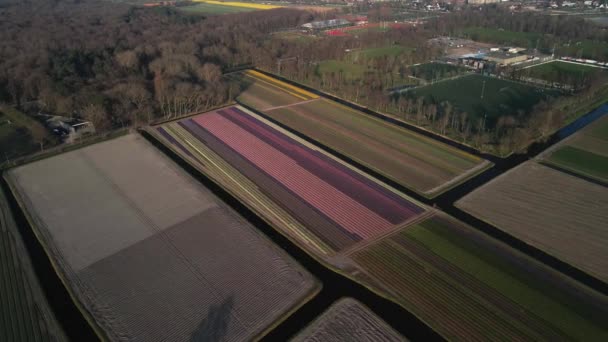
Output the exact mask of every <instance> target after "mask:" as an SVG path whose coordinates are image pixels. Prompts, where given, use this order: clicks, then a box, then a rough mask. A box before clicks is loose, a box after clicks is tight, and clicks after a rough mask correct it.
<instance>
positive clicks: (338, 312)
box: [292, 298, 406, 342]
mask: <svg viewBox="0 0 608 342" xmlns="http://www.w3.org/2000/svg"><path fill="white" fill-rule="evenodd" d="M292 341H293V342H305V341H324V342H340V341H383V342H399V341H402V342H404V341H406V339H405V338H404V337H403V336H401V335H399V333H397V332H396V331H395V330H393V328H391V327H390V326H389V325H388V324H386V322H384V321H383V320H382V319H381V318H380V317H378V316H376V315H375V314H374V313H373V312H372V311H370V310H369V309H368V308H367V307H366V306H365V305H363V304H361V303H359V302H358V301H356V300H354V299H352V298H343V299H340V300H338V301H337V302H335V303H334V304H332V305H331V307H329V309H327V310H326V311H325V312H324V313H323V314H322V315H321V316H319V317H318V318H317V319H315V321H314V322H312V323H311V324H310V325H309V326H308V327H306V329H304V330H302V331H301V332H300V333H298V335H296V336H295V338H294V339H293V340H292Z"/></svg>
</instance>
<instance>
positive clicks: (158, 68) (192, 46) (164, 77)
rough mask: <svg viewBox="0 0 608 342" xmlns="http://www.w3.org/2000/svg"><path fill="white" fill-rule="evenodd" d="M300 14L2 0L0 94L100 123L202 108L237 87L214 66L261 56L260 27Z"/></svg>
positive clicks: (301, 16) (289, 21) (263, 36)
mask: <svg viewBox="0 0 608 342" xmlns="http://www.w3.org/2000/svg"><path fill="white" fill-rule="evenodd" d="M34 12H35V13H36V15H32V13H34ZM309 20H311V16H310V14H308V13H306V12H300V11H294V10H288V9H278V10H273V11H260V12H255V13H249V14H246V15H230V16H223V17H215V18H204V17H199V16H186V15H182V14H178V13H177V12H175V11H174V10H172V9H169V8H155V9H144V8H136V7H129V6H127V5H121V4H114V3H108V2H100V1H93V0H89V1H35V2H19V3H16V4H12V5H5V6H3V7H2V8H0V41H1V42H2V43H1V44H0V101H3V102H5V103H11V104H16V105H18V106H19V105H21V104H23V103H27V102H30V101H37V103H38V104H39V105H40V106H41V107H42V108H41V110H42V111H45V112H50V113H57V114H63V115H70V116H71V115H80V116H83V117H84V118H86V119H89V120H91V121H93V122H94V123H95V124H96V126H97V127H98V128H99V129H102V130H103V129H104V128H111V127H119V126H121V125H127V124H132V123H137V122H147V121H150V120H152V119H153V118H155V117H160V116H164V117H170V116H175V115H181V114H185V113H189V112H192V111H198V110H203V109H205V108H209V107H212V106H215V105H218V104H222V103H225V102H226V101H228V100H229V98H230V97H231V96H233V95H234V94H235V93H236V90H234V89H230V87H229V85H228V83H227V82H225V81H224V79H223V78H222V71H223V70H226V69H229V68H231V67H234V66H238V65H241V64H245V63H255V64H264V61H265V59H268V58H272V56H270V55H268V49H267V48H266V47H265V44H266V43H265V42H266V40H267V36H268V33H269V32H271V31H273V30H277V29H281V28H285V27H293V26H296V25H299V24H301V23H303V22H306V21H309Z"/></svg>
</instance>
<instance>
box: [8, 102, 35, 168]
mask: <svg viewBox="0 0 608 342" xmlns="http://www.w3.org/2000/svg"><path fill="white" fill-rule="evenodd" d="M33 129H36V130H46V129H45V128H44V127H43V126H42V124H40V123H39V122H37V121H35V120H33V119H31V118H30V117H28V116H26V115H25V114H23V113H21V112H19V111H17V110H15V109H13V108H5V109H2V110H0V163H1V162H4V161H6V159H13V158H16V157H19V156H23V155H26V154H30V153H33V152H36V151H38V150H39V149H40V146H39V145H38V143H36V142H35V141H34V140H33V138H32V134H31V130H33Z"/></svg>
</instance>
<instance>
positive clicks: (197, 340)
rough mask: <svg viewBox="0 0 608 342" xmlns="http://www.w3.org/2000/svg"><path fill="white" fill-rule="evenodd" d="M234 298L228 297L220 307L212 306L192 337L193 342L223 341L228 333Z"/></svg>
mask: <svg viewBox="0 0 608 342" xmlns="http://www.w3.org/2000/svg"><path fill="white" fill-rule="evenodd" d="M233 306H234V296H230V297H228V298H227V299H226V300H225V301H224V302H223V303H222V304H220V305H212V306H211V307H210V308H209V310H208V311H207V317H205V319H203V320H202V321H201V323H200V324H199V325H198V327H197V328H196V330H195V331H194V332H193V333H192V336H191V337H190V341H191V342H203V341H223V340H224V337H225V336H226V334H227V332H228V322H229V321H230V317H231V312H232V307H233Z"/></svg>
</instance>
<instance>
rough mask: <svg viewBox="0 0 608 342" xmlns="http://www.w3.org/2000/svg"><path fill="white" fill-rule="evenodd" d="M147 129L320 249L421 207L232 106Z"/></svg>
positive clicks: (330, 251)
mask: <svg viewBox="0 0 608 342" xmlns="http://www.w3.org/2000/svg"><path fill="white" fill-rule="evenodd" d="M154 133H155V134H156V135H157V136H159V137H161V138H162V139H163V140H164V141H165V142H166V143H170V144H171V145H172V146H173V148H174V149H176V150H177V151H178V152H180V153H181V154H182V155H185V156H187V157H190V158H191V159H192V160H193V161H194V162H195V163H196V164H197V165H198V166H199V167H201V168H202V169H203V170H204V171H205V173H206V174H208V175H212V176H213V175H214V176H215V177H214V178H215V180H217V181H219V182H220V183H221V184H222V185H224V186H225V187H227V188H229V189H231V190H232V191H233V192H241V193H245V194H247V195H249V196H245V197H246V200H248V201H249V204H250V205H251V206H253V207H255V208H259V209H257V210H258V212H259V213H260V215H261V216H262V217H267V218H269V219H270V220H273V221H275V222H277V226H279V227H280V229H281V230H282V231H283V233H285V234H287V235H289V236H291V237H292V238H293V239H296V240H298V242H299V243H301V244H303V245H307V246H308V247H309V248H310V249H311V250H313V251H314V252H316V253H321V254H322V255H334V254H336V253H339V252H342V251H343V250H345V249H348V248H350V247H352V246H354V245H355V244H357V243H360V242H363V241H367V240H370V239H373V238H376V237H377V236H380V235H382V234H386V233H388V232H390V231H391V230H393V229H395V228H396V227H398V226H401V225H403V224H405V223H407V222H408V221H411V220H413V219H416V218H417V217H418V216H419V215H421V214H423V213H424V211H425V210H424V209H423V208H422V207H421V206H420V205H418V204H416V203H414V202H413V201H410V200H408V199H407V198H405V197H403V196H401V195H399V194H398V193H396V192H394V191H392V190H391V189H389V188H387V187H384V186H383V185H381V184H379V183H377V182H376V181H374V180H372V179H370V178H368V177H366V176H365V175H363V174H360V173H358V172H357V171H355V170H353V169H351V168H350V167H348V166H347V165H344V164H342V163H340V162H339V161H337V160H335V159H333V158H331V157H330V156H329V155H327V154H325V153H322V152H320V151H318V149H316V148H313V147H311V146H309V145H308V144H306V143H305V142H304V141H302V140H300V139H298V138H296V137H294V136H291V135H289V134H287V133H286V132H284V131H282V130H281V129H279V128H277V127H275V126H274V125H272V124H270V123H269V122H267V121H266V120H264V119H262V118H261V117H259V116H257V115H255V114H253V113H251V112H249V111H247V110H245V109H243V108H240V107H238V106H235V107H227V108H223V109H220V110H217V111H213V112H209V113H205V114H201V115H198V116H195V117H193V118H188V119H183V120H180V121H178V122H172V123H167V124H164V125H162V126H160V127H158V128H157V129H156V131H155V132H154ZM245 179H246V180H247V181H245ZM241 196H243V195H241ZM275 207H276V209H275Z"/></svg>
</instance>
